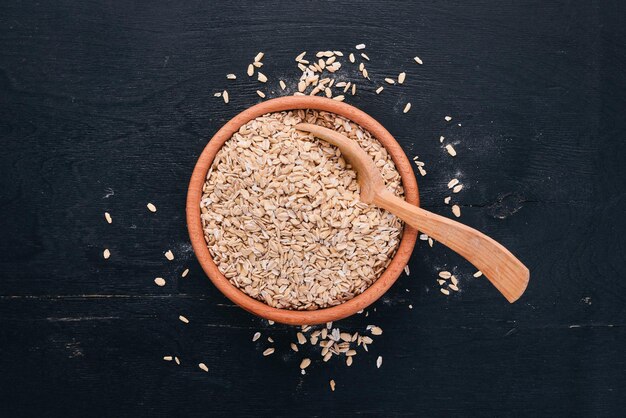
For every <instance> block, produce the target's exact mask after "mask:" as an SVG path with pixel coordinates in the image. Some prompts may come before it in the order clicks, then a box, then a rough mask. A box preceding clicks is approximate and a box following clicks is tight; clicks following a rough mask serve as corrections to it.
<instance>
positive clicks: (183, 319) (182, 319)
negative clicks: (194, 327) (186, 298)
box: [178, 315, 189, 324]
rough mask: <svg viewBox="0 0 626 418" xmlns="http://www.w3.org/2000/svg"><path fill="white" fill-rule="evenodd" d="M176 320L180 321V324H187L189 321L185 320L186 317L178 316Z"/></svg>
mask: <svg viewBox="0 0 626 418" xmlns="http://www.w3.org/2000/svg"><path fill="white" fill-rule="evenodd" d="M178 319H180V321H181V322H184V323H185V324H188V323H189V320H188V319H187V317H185V316H182V315H179V316H178Z"/></svg>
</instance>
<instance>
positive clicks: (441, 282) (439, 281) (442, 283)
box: [437, 279, 446, 286]
mask: <svg viewBox="0 0 626 418" xmlns="http://www.w3.org/2000/svg"><path fill="white" fill-rule="evenodd" d="M437 283H439V286H443V285H444V284H445V283H446V281H445V280H444V279H437Z"/></svg>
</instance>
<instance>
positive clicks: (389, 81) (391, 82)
mask: <svg viewBox="0 0 626 418" xmlns="http://www.w3.org/2000/svg"><path fill="white" fill-rule="evenodd" d="M385 82H387V83H388V84H396V80H394V79H393V78H385Z"/></svg>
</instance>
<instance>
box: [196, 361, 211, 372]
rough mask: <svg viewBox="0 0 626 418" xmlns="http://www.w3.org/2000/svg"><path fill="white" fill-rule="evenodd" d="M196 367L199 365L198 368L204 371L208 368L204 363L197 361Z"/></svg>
mask: <svg viewBox="0 0 626 418" xmlns="http://www.w3.org/2000/svg"><path fill="white" fill-rule="evenodd" d="M198 367H200V369H202V370H204V371H205V372H208V371H209V368H208V367H207V366H206V364H204V363H198Z"/></svg>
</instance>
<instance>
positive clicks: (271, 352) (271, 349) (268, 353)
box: [263, 347, 275, 357]
mask: <svg viewBox="0 0 626 418" xmlns="http://www.w3.org/2000/svg"><path fill="white" fill-rule="evenodd" d="M274 351H275V350H274V348H273V347H270V348H268V349H266V350H265V351H263V356H265V357H267V356H269V355H271V354H274Z"/></svg>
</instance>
